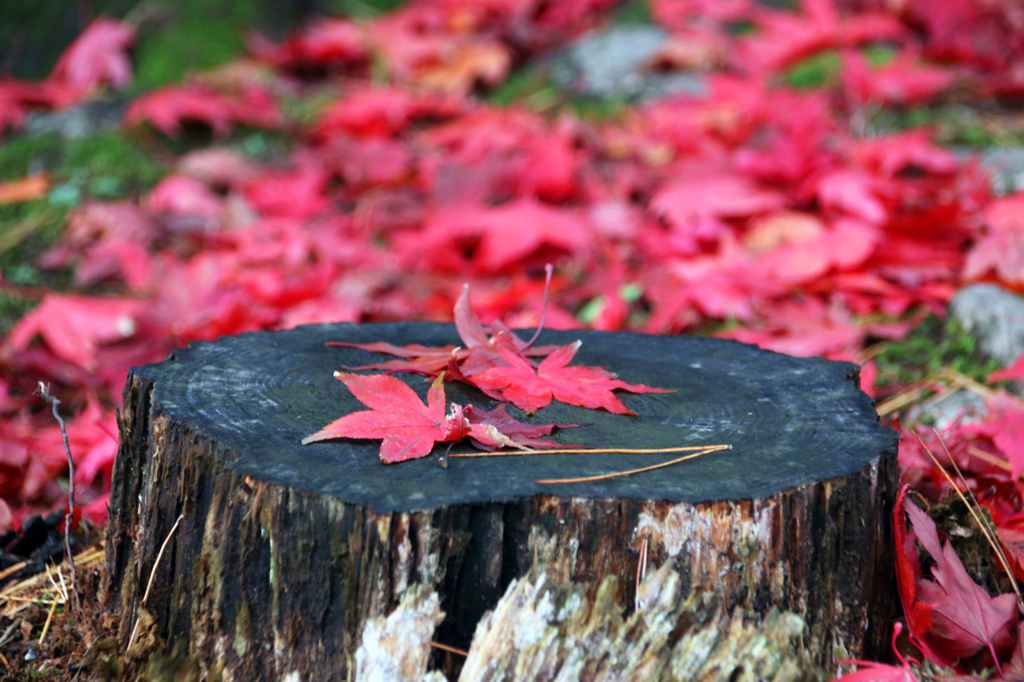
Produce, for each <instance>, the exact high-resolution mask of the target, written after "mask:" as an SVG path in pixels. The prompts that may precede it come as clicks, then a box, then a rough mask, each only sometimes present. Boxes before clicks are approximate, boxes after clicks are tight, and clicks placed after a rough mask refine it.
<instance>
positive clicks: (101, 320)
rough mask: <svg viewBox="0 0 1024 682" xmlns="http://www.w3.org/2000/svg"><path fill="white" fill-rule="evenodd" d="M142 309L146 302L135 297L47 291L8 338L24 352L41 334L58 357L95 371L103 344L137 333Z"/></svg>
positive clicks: (15, 348) (18, 349)
mask: <svg viewBox="0 0 1024 682" xmlns="http://www.w3.org/2000/svg"><path fill="white" fill-rule="evenodd" d="M142 309H143V306H142V303H141V302H140V301H136V300H132V299H124V298H108V299H103V298H93V297H86V296H70V295H65V294H47V296H46V298H44V299H43V302H42V303H41V304H39V306H38V307H36V308H34V309H32V310H31V311H30V312H29V313H28V314H27V315H25V316H24V317H23V318H21V319H20V320H18V323H17V324H16V325H15V326H14V329H12V330H11V334H10V336H9V337H8V339H7V341H8V343H10V345H11V347H12V348H13V349H14V350H16V351H22V350H25V349H26V348H27V347H28V344H29V342H31V340H32V339H33V338H34V337H35V336H36V335H39V336H42V337H43V341H45V342H46V345H47V346H48V347H49V348H50V350H51V351H53V353H54V355H56V356H57V357H59V358H61V359H63V360H67V361H68V362H72V363H74V364H76V365H78V366H79V367H82V368H83V369H86V370H95V369H96V368H97V367H96V364H97V360H96V353H97V349H98V347H99V346H100V344H104V343H109V342H112V341H120V340H123V339H127V338H129V337H131V336H132V335H133V334H135V331H136V319H137V317H138V316H139V314H140V313H141V312H142Z"/></svg>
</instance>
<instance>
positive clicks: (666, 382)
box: [134, 322, 896, 513]
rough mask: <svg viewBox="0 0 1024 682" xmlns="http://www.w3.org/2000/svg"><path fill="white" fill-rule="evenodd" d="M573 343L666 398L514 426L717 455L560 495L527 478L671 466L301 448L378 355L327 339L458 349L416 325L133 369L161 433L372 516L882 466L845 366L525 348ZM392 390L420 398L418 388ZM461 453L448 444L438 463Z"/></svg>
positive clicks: (880, 430) (294, 339) (706, 345)
mask: <svg viewBox="0 0 1024 682" xmlns="http://www.w3.org/2000/svg"><path fill="white" fill-rule="evenodd" d="M577 339H581V340H582V341H583V345H582V346H581V348H580V351H579V353H578V354H577V356H576V359H575V360H574V362H573V364H576V365H596V366H602V367H606V368H608V369H609V370H610V371H612V372H615V373H617V374H618V375H619V378H621V379H622V380H624V381H626V382H628V383H641V384H647V385H650V386H657V387H660V388H669V389H674V390H675V391H676V393H673V394H643V395H637V394H630V393H625V392H622V391H619V392H617V395H618V396H619V397H620V398H621V399H622V401H623V403H625V404H626V406H627V407H629V408H630V409H632V410H633V411H634V412H636V413H637V416H636V417H630V416H623V415H615V414H611V413H608V412H605V411H604V410H588V409H584V408H581V407H576V406H573V405H566V404H564V403H560V402H553V403H552V404H551V405H550V406H548V407H546V408H544V409H543V410H540V411H538V412H537V413H536V414H535V415H533V416H532V417H525V416H524V415H523V413H522V412H521V411H518V410H516V409H515V408H513V407H511V406H510V407H509V411H510V413H511V414H515V415H516V416H517V417H519V418H522V419H524V420H525V421H530V422H533V423H558V424H566V423H568V424H580V425H581V428H578V429H565V430H560V431H556V432H555V434H554V436H553V438H554V439H555V440H557V441H559V442H562V443H566V444H578V445H584V446H586V447H593V448H615V447H620V448H670V447H679V446H685V445H703V444H709V445H710V444H714V443H728V444H731V445H732V446H733V450H732V451H723V452H717V453H712V454H710V455H706V456H704V457H701V458H699V459H696V460H692V461H688V462H686V463H683V464H680V465H674V466H672V467H668V468H665V469H662V470H659V471H656V472H650V473H647V474H641V475H635V476H627V477H621V478H616V479H610V480H607V481H599V482H591V483H580V484H571V485H557V486H552V485H537V484H536V483H535V482H534V481H535V480H538V479H540V480H544V479H557V478H570V477H582V476H590V475H596V474H604V473H609V472H614V471H621V470H625V469H632V468H635V467H641V466H648V465H652V464H657V463H660V462H664V461H667V460H669V459H672V458H674V457H678V456H679V454H659V455H635V454H633V455H623V454H602V455H577V454H571V455H537V456H523V457H514V458H513V457H491V458H475V459H452V460H451V461H450V462H449V466H448V468H447V469H443V468H441V467H440V466H438V461H437V460H438V456H439V455H440V454H442V453H443V452H444V451H445V450H446V449H447V448H448V445H449V444H447V443H442V444H438V445H437V446H435V450H434V453H435V454H434V455H432V456H430V457H425V458H423V459H420V460H416V461H409V462H403V463H400V464H396V465H389V466H385V465H382V464H381V463H380V461H379V459H378V456H377V453H378V451H379V449H380V441H379V440H375V441H369V440H350V439H337V440H332V441H327V442H321V443H313V444H310V445H302V444H301V443H300V441H301V439H302V438H303V437H304V436H307V435H309V434H311V433H313V432H314V431H317V430H319V429H320V428H322V427H323V426H325V425H326V424H328V423H329V422H331V421H333V420H334V419H337V418H338V417H340V416H342V415H344V414H348V413H350V412H355V411H358V410H365V409H367V408H366V407H365V406H364V405H363V404H362V403H360V402H359V401H357V400H356V399H355V398H354V397H353V396H352V394H351V393H350V392H349V390H348V388H346V387H345V386H344V384H342V382H340V381H338V380H337V379H335V378H334V377H333V372H334V371H335V370H340V369H342V366H350V367H351V366H360V365H365V364H369V363H372V362H379V361H380V360H382V359H387V358H388V357H389V356H382V355H380V354H377V353H369V352H366V351H361V350H357V349H352V348H344V347H326V346H324V342H326V341H339V340H341V341H346V342H350V343H367V342H371V341H382V340H386V341H388V342H390V343H393V344H396V345H405V344H410V343H420V344H423V345H427V346H443V345H459V344H460V341H459V337H458V335H457V334H456V332H455V328H454V326H452V325H441V324H432V323H422V322H410V323H388V324H364V325H356V324H335V325H318V326H309V327H302V328H300V329H297V330H292V331H286V332H275V333H269V332H256V333H252V334H243V335H241V336H236V337H232V338H225V339H221V340H220V341H218V342H216V343H195V344H192V346H191V347H189V348H187V349H181V350H176V351H174V352H173V353H172V354H171V357H170V359H169V360H168V361H166V362H162V363H158V364H152V365H146V366H145V367H141V368H138V369H135V370H134V374H135V376H137V377H139V378H140V379H144V380H147V381H152V382H153V383H154V393H153V404H154V405H155V406H156V409H157V410H158V411H159V412H160V413H163V414H166V415H167V416H168V417H170V418H171V419H172V420H173V421H176V422H180V423H182V424H187V425H189V426H190V427H192V428H194V429H195V430H196V431H198V432H199V433H201V434H202V435H204V436H206V437H208V438H211V439H212V440H214V441H216V442H217V443H219V444H221V445H222V446H224V447H226V448H228V449H230V450H232V451H234V452H235V453H237V459H236V460H235V462H234V463H233V464H232V468H233V469H234V470H235V471H237V472H238V473H241V474H244V475H247V476H252V477H253V478H256V479H257V480H260V481H264V482H267V483H276V484H279V485H282V486H286V487H289V488H294V489H297V490H303V491H306V492H310V493H316V494H320V495H329V496H332V497H337V498H340V499H342V500H344V501H346V502H352V503H355V504H360V505H363V506H366V507H368V508H369V509H370V510H372V511H374V512H379V513H384V512H393V511H400V512H410V511H418V510H422V509H433V508H437V507H440V506H446V505H451V504H456V503H467V502H505V501H509V500H513V499H517V498H522V497H530V496H532V495H537V494H541V493H547V494H554V495H558V496H562V497H586V498H622V497H626V498H638V499H652V500H667V501H670V502H689V503H697V502H714V501H718V500H743V499H757V498H763V497H769V496H771V495H774V494H776V493H778V492H780V491H783V490H787V489H790V488H796V487H798V486H801V485H804V484H807V483H814V482H818V481H822V480H826V479H830V478H837V477H842V476H847V475H849V474H853V473H855V472H857V471H860V470H861V469H862V468H864V466H866V465H867V464H868V463H870V462H872V461H873V460H875V459H877V458H878V457H879V455H880V454H882V453H887V452H890V453H891V452H894V451H895V448H896V434H895V432H893V431H892V430H891V429H888V428H886V427H883V426H881V425H880V424H879V423H878V419H877V416H876V414H875V411H874V404H873V403H872V401H871V399H870V398H869V397H868V396H867V395H866V394H864V393H863V392H862V391H860V390H859V384H858V380H857V377H858V371H859V369H858V368H857V366H855V365H853V364H849V363H839V362H831V361H827V360H824V359H820V358H810V359H806V358H793V357H789V356H786V355H780V354H777V353H772V352H768V351H763V350H760V349H758V348H756V347H754V346H750V345H746V344H740V343H736V342H730V341H722V340H717V339H708V338H700V337H692V336H672V337H667V336H647V335H641V334H626V333H615V334H611V333H603V332H594V331H578V330H577V331H546V332H544V333H543V334H542V335H541V337H540V339H539V341H538V343H543V344H568V343H571V342H573V341H575V340H577ZM396 376H398V377H401V378H403V379H404V380H405V381H406V383H408V384H409V385H410V386H412V387H413V389H414V390H416V392H417V393H418V394H419V395H420V396H421V397H423V398H424V399H425V398H426V394H427V388H428V387H429V381H427V380H425V379H424V378H423V377H420V376H416V375H412V374H409V373H400V374H397V375H396ZM445 393H446V396H447V399H448V402H449V403H451V402H456V403H459V404H461V405H466V404H472V405H476V406H480V407H483V408H485V409H490V408H491V407H492V406H493V405H494V404H495V402H494V401H493V400H491V399H490V398H488V397H487V396H485V395H484V394H483V393H481V392H480V391H478V390H477V389H475V388H473V387H470V386H467V385H465V384H461V383H445ZM469 450H472V447H471V446H469V445H468V442H462V443H458V444H456V445H455V446H454V448H453V452H466V451H469Z"/></svg>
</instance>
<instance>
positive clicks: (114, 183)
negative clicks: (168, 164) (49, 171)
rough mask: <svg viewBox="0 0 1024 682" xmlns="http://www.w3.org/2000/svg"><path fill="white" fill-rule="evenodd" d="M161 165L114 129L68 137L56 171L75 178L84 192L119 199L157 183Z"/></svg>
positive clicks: (97, 196)
mask: <svg viewBox="0 0 1024 682" xmlns="http://www.w3.org/2000/svg"><path fill="white" fill-rule="evenodd" d="M164 172H165V171H164V168H163V166H161V165H160V164H158V163H157V162H156V161H155V160H154V159H153V157H151V156H150V155H149V154H148V153H147V152H146V151H145V150H143V149H142V148H141V147H140V146H139V145H138V143H136V142H135V141H134V140H131V139H129V138H126V137H124V136H123V135H120V134H118V133H116V132H108V133H99V134H97V135H90V136H88V137H83V138H78V139H74V140H69V141H68V142H67V143H66V146H65V148H64V154H63V159H62V163H61V166H60V168H59V169H58V173H59V174H60V175H61V176H63V177H64V178H67V179H78V180H80V181H81V184H82V188H83V190H84V191H85V192H86V194H87V195H89V196H93V197H96V198H100V199H118V198H123V197H125V196H129V195H136V194H140V193H142V192H144V191H146V190H148V189H149V188H150V187H152V186H153V185H155V184H156V182H157V181H158V180H159V179H160V178H161V176H163V174H164Z"/></svg>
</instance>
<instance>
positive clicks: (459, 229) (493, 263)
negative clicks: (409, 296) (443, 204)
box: [403, 199, 593, 273]
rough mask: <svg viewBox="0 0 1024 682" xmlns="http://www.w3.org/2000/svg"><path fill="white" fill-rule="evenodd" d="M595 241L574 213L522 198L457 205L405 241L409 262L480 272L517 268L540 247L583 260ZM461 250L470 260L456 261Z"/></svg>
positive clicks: (440, 214) (440, 213)
mask: <svg viewBox="0 0 1024 682" xmlns="http://www.w3.org/2000/svg"><path fill="white" fill-rule="evenodd" d="M592 241H593V228H592V227H591V226H590V224H589V223H588V222H587V221H586V220H584V219H583V217H582V216H580V215H578V214H577V213H576V212H574V211H570V210H566V209H558V208H554V207H551V206H547V205H545V204H541V203H540V202H538V201H536V200H535V199H520V200H518V201H513V202H509V203H507V204H503V205H501V206H494V207H483V206H471V207H469V206H459V207H453V208H449V209H447V210H443V211H438V212H437V214H436V215H434V216H433V218H431V219H430V220H429V221H428V222H427V224H426V226H425V227H424V229H423V232H422V233H421V234H420V235H417V236H415V237H411V238H408V239H406V240H404V248H403V250H404V251H405V252H406V254H408V255H407V258H408V260H410V261H413V262H417V261H425V262H426V263H427V264H428V265H429V266H430V267H431V268H433V269H438V270H461V269H463V266H464V265H469V266H471V267H473V268H474V269H475V270H477V271H478V272H481V273H494V272H500V271H503V270H508V269H509V268H511V267H512V266H517V267H520V266H521V265H522V262H523V260H524V259H525V258H526V257H528V256H531V255H533V254H535V253H536V252H537V251H538V250H539V249H541V248H542V247H552V248H556V249H560V250H563V251H566V252H568V253H570V254H574V255H576V256H582V255H583V253H584V251H585V250H586V249H587V248H588V247H589V246H590V244H591V243H592ZM460 246H466V247H469V248H470V249H471V250H472V258H471V259H466V261H467V262H466V263H465V264H463V263H460V258H459V257H458V256H457V255H456V254H457V253H460V252H461V249H460V248H458V247H460Z"/></svg>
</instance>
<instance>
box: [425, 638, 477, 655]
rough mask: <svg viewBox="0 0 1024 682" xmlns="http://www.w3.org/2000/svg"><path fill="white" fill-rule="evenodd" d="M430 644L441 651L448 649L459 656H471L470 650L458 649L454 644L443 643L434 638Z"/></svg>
mask: <svg viewBox="0 0 1024 682" xmlns="http://www.w3.org/2000/svg"><path fill="white" fill-rule="evenodd" d="M430 646H432V647H434V648H435V649H440V650H441V651H447V652H449V653H452V654H458V655H459V656H469V652H468V651H463V650H462V649H456V648H455V647H453V646H448V645H447V644H441V643H440V642H435V641H433V640H431V641H430Z"/></svg>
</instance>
